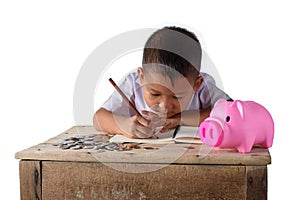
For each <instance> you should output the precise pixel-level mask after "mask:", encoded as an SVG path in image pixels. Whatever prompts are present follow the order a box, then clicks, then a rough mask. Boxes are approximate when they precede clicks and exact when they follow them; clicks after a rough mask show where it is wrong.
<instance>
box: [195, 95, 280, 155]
mask: <svg viewBox="0 0 300 200" xmlns="http://www.w3.org/2000/svg"><path fill="white" fill-rule="evenodd" d="M199 134H200V138H201V140H202V142H203V143H204V144H206V145H209V146H214V147H224V148H232V147H234V148H236V149H237V150H238V151H239V152H241V153H246V152H250V151H251V149H252V147H253V145H260V146H261V147H264V148H269V147H271V146H272V144H273V137H274V122H273V119H272V117H271V115H270V113H269V112H268V111H267V109H266V108H264V107H263V106H262V105H260V104H258V103H255V102H254V101H240V100H236V101H233V102H228V101H226V100H224V99H220V100H218V101H217V102H216V103H215V106H214V108H213V109H212V111H211V113H210V116H209V117H208V118H207V119H205V120H204V121H203V122H202V123H201V125H200V127H199Z"/></svg>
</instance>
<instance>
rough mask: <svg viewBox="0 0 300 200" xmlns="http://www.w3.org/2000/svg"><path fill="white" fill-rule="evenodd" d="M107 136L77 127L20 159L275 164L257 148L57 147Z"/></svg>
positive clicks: (194, 146) (29, 150) (177, 145)
mask: <svg viewBox="0 0 300 200" xmlns="http://www.w3.org/2000/svg"><path fill="white" fill-rule="evenodd" d="M85 134H104V133H101V132H97V131H96V130H95V129H94V128H93V127H92V126H75V127H72V128H71V129H69V130H67V131H65V132H63V133H61V134H60V135H58V136H56V137H54V138H51V139H49V140H48V141H46V142H44V143H41V144H38V145H36V146H33V147H31V148H28V149H25V150H23V151H20V152H18V153H16V155H15V157H16V158H17V159H31V160H53V161H79V162H99V161H100V162H102V163H110V162H118V163H152V164H153V163H160V164H168V163H177V164H226V165H267V164H270V163H271V157H270V155H269V151H268V149H263V148H253V149H252V151H251V152H250V153H247V154H241V153H238V152H237V151H236V150H235V149H213V148H211V147H207V146H205V145H202V144H167V145H162V144H157V145H154V144H151V145H149V144H142V145H141V146H142V147H145V146H151V147H154V149H152V150H144V149H134V150H131V151H122V152H117V151H107V152H101V153H99V152H96V150H86V149H82V150H61V149H60V148H58V147H57V146H54V145H53V144H55V143H59V142H60V141H61V140H63V139H65V138H68V137H71V136H72V135H85Z"/></svg>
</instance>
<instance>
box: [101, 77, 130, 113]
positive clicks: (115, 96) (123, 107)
mask: <svg viewBox="0 0 300 200" xmlns="http://www.w3.org/2000/svg"><path fill="white" fill-rule="evenodd" d="M134 81H135V80H134V78H133V77H132V75H131V74H129V75H128V76H127V77H126V78H125V79H124V80H123V81H122V83H121V84H120V85H119V88H120V89H121V90H122V91H123V93H124V94H125V96H126V97H127V98H128V99H131V100H132V98H134V95H133V85H134ZM132 102H134V101H132ZM102 108H104V109H106V110H108V111H110V112H112V113H113V114H115V115H122V116H133V115H134V113H133V112H132V110H131V109H130V108H129V106H128V105H127V103H126V102H125V101H124V100H123V98H122V96H121V95H120V94H119V93H118V92H117V91H116V90H115V91H114V92H113V93H112V95H111V96H110V97H109V98H108V99H107V100H106V101H105V102H104V103H103V105H102Z"/></svg>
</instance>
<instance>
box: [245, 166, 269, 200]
mask: <svg viewBox="0 0 300 200" xmlns="http://www.w3.org/2000/svg"><path fill="white" fill-rule="evenodd" d="M246 175H247V199H251V200H252V199H267V196H268V195H267V191H268V188H267V186H268V181H267V178H268V175H267V166H246Z"/></svg>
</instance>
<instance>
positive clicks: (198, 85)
mask: <svg viewBox="0 0 300 200" xmlns="http://www.w3.org/2000/svg"><path fill="white" fill-rule="evenodd" d="M202 82H203V77H202V76H199V77H198V78H197V79H196V80H195V83H194V92H195V93H196V92H197V90H198V89H199V87H200V86H201V84H202Z"/></svg>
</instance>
